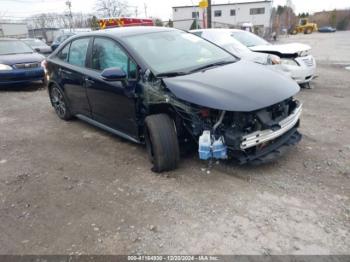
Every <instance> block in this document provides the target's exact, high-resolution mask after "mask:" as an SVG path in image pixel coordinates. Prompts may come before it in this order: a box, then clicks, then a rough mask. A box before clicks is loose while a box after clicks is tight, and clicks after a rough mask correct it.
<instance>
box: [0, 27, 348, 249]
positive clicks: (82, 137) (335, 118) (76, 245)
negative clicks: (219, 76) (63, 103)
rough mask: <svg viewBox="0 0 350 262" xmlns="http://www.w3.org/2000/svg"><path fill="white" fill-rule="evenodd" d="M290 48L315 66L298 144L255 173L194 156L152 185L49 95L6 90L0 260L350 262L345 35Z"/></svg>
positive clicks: (116, 142) (121, 152) (145, 167)
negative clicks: (313, 259)
mask: <svg viewBox="0 0 350 262" xmlns="http://www.w3.org/2000/svg"><path fill="white" fill-rule="evenodd" d="M296 39H297V40H298V41H300V42H310V41H311V42H313V43H316V42H317V47H316V46H315V56H316V58H317V59H318V60H319V65H318V75H319V78H317V79H316V80H315V81H314V83H313V87H314V88H313V89H311V90H302V91H301V92H300V94H299V95H298V98H299V99H300V100H301V101H302V102H303V103H304V112H303V118H302V126H301V132H302V133H303V135H304V137H303V140H302V142H301V143H300V144H299V145H298V146H297V147H295V148H293V149H292V150H291V151H290V153H289V154H288V155H286V156H285V157H283V158H282V159H280V161H278V162H277V163H274V164H269V165H265V166H260V167H239V166H234V165H230V164H224V163H221V164H215V165H214V167H213V168H212V169H211V170H210V172H207V170H206V169H205V168H206V164H205V163H203V162H200V161H199V160H198V159H197V157H196V155H193V156H189V157H187V158H185V159H182V164H181V167H180V168H179V169H178V170H177V171H175V172H170V173H166V174H163V175H156V174H154V173H152V172H151V171H150V164H149V162H148V159H147V155H146V151H145V149H144V148H143V147H141V146H138V145H135V144H132V143H129V142H126V141H125V140H122V139H120V138H118V137H115V136H113V135H110V134H108V133H106V132H104V131H101V130H98V129H96V128H94V127H91V126H89V125H88V124H85V123H83V122H81V121H78V120H75V121H71V122H64V121H61V120H59V119H58V117H56V115H55V113H54V111H53V109H52V108H51V107H50V105H49V100H48V96H47V92H46V90H38V89H37V88H36V87H35V86H32V87H29V88H23V89H22V88H18V89H16V90H9V89H6V90H2V91H1V92H0V232H1V233H0V253H1V254H81V253H82V254H130V253H146V254H188V253H191V254H198V253H207V254H208V253H209V254H349V253H350V199H349V198H350V131H349V130H350V121H349V112H350V71H347V70H345V69H344V65H336V64H333V62H342V63H348V64H349V65H350V58H348V60H346V59H347V58H346V56H348V57H349V55H350V32H343V33H341V32H339V33H338V32H337V33H336V34H333V35H329V34H328V35H326V34H325V35H320V34H313V35H306V36H305V35H299V36H295V37H289V38H288V39H282V41H288V42H292V41H295V40H296ZM346 41H347V42H346ZM333 43H341V44H342V45H341V48H339V49H338V48H334V47H335V46H332V44H333ZM333 53H335V55H334V57H335V58H336V59H334V60H332V58H333V55H332V56H329V55H327V57H326V55H325V54H333ZM281 88H283V87H281Z"/></svg>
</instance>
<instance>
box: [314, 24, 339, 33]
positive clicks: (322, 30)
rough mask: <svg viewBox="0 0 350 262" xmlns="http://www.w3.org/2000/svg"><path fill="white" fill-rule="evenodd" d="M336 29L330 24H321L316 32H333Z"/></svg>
mask: <svg viewBox="0 0 350 262" xmlns="http://www.w3.org/2000/svg"><path fill="white" fill-rule="evenodd" d="M336 31H337V29H335V28H334V27H331V26H323V27H320V28H319V29H318V32H320V33H334V32H336Z"/></svg>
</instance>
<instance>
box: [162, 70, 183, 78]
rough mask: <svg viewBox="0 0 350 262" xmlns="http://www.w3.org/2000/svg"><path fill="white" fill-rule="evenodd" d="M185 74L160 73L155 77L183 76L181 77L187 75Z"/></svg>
mask: <svg viewBox="0 0 350 262" xmlns="http://www.w3.org/2000/svg"><path fill="white" fill-rule="evenodd" d="M187 74H188V73H187V72H175V71H173V72H165V73H160V74H157V75H156V77H174V76H183V75H187Z"/></svg>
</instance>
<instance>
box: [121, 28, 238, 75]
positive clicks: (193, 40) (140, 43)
mask: <svg viewBox="0 0 350 262" xmlns="http://www.w3.org/2000/svg"><path fill="white" fill-rule="evenodd" d="M125 42H126V43H127V44H129V46H130V47H131V48H132V49H133V50H134V51H135V52H136V53H137V54H138V55H139V56H140V57H141V58H142V59H143V60H144V61H145V62H146V63H147V65H148V66H149V67H150V68H151V69H152V71H153V72H154V73H155V74H164V73H167V72H190V71H192V70H196V68H202V67H203V66H206V65H210V64H213V63H221V62H234V61H236V58H235V57H233V56H232V55H230V54H229V53H227V52H226V51H224V50H222V49H221V48H219V47H217V46H215V45H213V44H211V43H209V42H207V41H205V40H203V39H202V38H200V37H197V36H195V35H192V34H189V33H185V32H182V31H167V32H157V33H150V34H143V35H137V36H129V37H126V38H125Z"/></svg>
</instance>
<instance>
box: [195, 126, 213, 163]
mask: <svg viewBox="0 0 350 262" xmlns="http://www.w3.org/2000/svg"><path fill="white" fill-rule="evenodd" d="M198 152H199V158H200V159H202V160H208V159H209V158H211V157H212V153H211V136H210V131H209V130H205V131H203V134H202V135H201V136H200V137H199V148H198Z"/></svg>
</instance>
